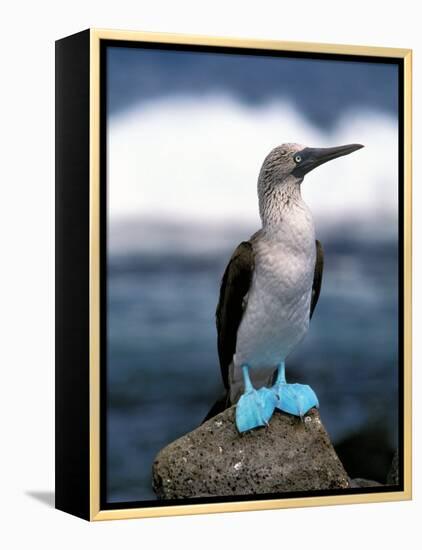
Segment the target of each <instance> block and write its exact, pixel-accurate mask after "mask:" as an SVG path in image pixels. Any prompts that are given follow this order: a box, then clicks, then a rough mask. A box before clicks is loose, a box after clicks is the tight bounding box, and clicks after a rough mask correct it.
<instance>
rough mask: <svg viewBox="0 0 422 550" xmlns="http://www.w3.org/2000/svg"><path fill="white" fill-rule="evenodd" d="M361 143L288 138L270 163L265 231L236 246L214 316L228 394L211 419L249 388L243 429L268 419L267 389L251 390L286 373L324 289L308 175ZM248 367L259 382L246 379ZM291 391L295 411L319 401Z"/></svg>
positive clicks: (261, 190)
mask: <svg viewBox="0 0 422 550" xmlns="http://www.w3.org/2000/svg"><path fill="white" fill-rule="evenodd" d="M362 147H363V146H362V145H360V144H350V145H344V146H340V147H331V148H325V149H315V148H309V147H305V146H303V145H299V144H294V143H287V144H283V145H280V146H279V147H276V148H275V149H273V150H272V151H271V152H270V153H269V154H268V155H267V157H266V159H265V160H264V163H263V165H262V168H261V171H260V174H259V178H258V199H259V212H260V216H261V221H262V228H261V229H260V230H259V231H258V232H257V233H255V234H254V235H253V236H252V237H251V239H250V240H249V241H245V242H242V243H241V244H240V245H239V246H238V247H237V248H236V250H235V251H234V253H233V255H232V257H231V259H230V261H229V263H228V265H227V267H226V270H225V272H224V276H223V279H222V282H221V288H220V297H219V302H218V306H217V312H216V320H217V334H218V353H219V358H220V366H221V373H222V377H223V382H224V385H225V388H226V395H225V396H224V397H222V398H221V399H219V400H218V401H217V402H216V403H215V405H214V406H213V407H212V408H211V410H210V411H209V413H208V415H207V416H206V419H208V418H211V417H212V416H213V415H215V414H217V412H219V411H221V410H224V408H225V407H227V406H230V404H232V403H236V402H237V400H238V399H239V397H240V395H241V394H242V392H243V391H244V390H245V385H249V390H246V392H245V393H244V394H243V395H242V399H241V401H242V400H245V399H246V400H248V399H249V400H250V403H249V402H248V404H247V405H246V401H245V403H244V404H243V405H242V407H243V408H242V407H240V408H241V409H242V411H241V413H239V415H238V416H239V422H240V423H238V428H239V426H240V428H239V429H240V431H245V430H248V429H251V428H253V427H256V426H259V425H264V424H265V423H266V419H265V418H264V417H262V418H261V417H260V415H259V414H258V413H259V410H258V409H259V402H260V400H262V399H263V396H264V393H262V392H263V391H264V390H260V391H261V393H259V392H258V393H256V392H255V393H253V392H252V393H251V390H250V388H252V389H253V388H262V386H264V385H270V382H271V381H273V374H274V371H275V369H276V368H277V367H278V366H280V369H281V370H280V369H279V371H278V372H279V375H278V376H279V377H280V374H281V376H282V377H284V360H285V359H286V357H287V356H288V355H289V354H290V352H291V351H292V350H293V349H294V348H295V346H296V345H297V344H298V343H299V342H300V341H301V340H302V338H303V337H304V336H305V334H306V332H307V330H308V327H309V320H310V317H312V314H313V311H314V309H315V306H316V303H317V301H318V298H319V293H320V289H321V281H322V270H323V253H322V247H321V244H320V242H319V241H316V240H315V229H314V223H313V219H312V215H311V212H310V210H309V208H308V207H307V205H306V204H305V202H304V201H303V199H302V197H301V184H302V181H303V178H304V176H305V175H306V174H307V173H308V172H310V171H311V170H313V169H314V168H316V167H317V166H320V165H321V164H323V163H325V162H327V161H329V160H332V159H335V158H338V157H339V156H343V155H348V154H350V153H351V152H353V151H356V150H358V149H360V148H362ZM242 366H243V367H244V368H243V374H244V375H245V372H246V376H248V375H250V378H251V379H252V383H253V386H251V383H250V381H249V382H248V381H247V380H246V378H245V380H242V369H241V367H242ZM249 367H250V368H249ZM245 368H246V371H245ZM249 371H250V372H249ZM277 380H278V378H277ZM283 383H284V384H285V380H284V382H283V380H282V379H280V382H276V384H281V386H280V387H279V386H277V388H278V389H276V390H275V391H276V392H278V393H279V392H280V391H282V392H285V391H287V390H286V388H287V386H289V385H287V386H286V384H285V386H284V389H283V387H282V384H283ZM273 387H275V386H273ZM290 390H291V392H292V395H293V396H294V398H293V402H292V403H293V405H294V406H293V409H294V411H293V412H292V414H299V415H300V414H302V413H301V406H299V405H298V403H299V401H300V399H301V398H302V397H303V398H304V401H303V402H304V403H305V402H306V403H307V405H309V403H311V402H312V403H318V400H317V398H316V396H315V394H314V392H313V391H312V389H311V388H309V386H301V385H297V384H296V385H295V384H290ZM290 390H289V391H290ZM254 391H255V390H254ZM278 393H277V395H278ZM286 395H287V394H286ZM278 398H279V399H281V398H280V396H279V395H278ZM305 398H306V399H305ZM283 403H284V401H282V399H281V401H280V402H279V403H278V405H277V406H278V407H280V408H281V410H285V409H283V406H284V405H283ZM312 403H311V404H310V406H315V405H312ZM286 406H287V405H286ZM257 407H258V408H257ZM289 407H290V405H289ZM289 407H288V408H289ZM238 409H239V406H238V407H237V410H238ZM286 410H287V409H286ZM238 412H239V411H238ZM289 412H290V410H289ZM261 416H262V415H261ZM255 417H256V418H257V420H255ZM258 417H259V418H258ZM244 425H245V426H246V427H244Z"/></svg>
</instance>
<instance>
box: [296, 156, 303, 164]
mask: <svg viewBox="0 0 422 550" xmlns="http://www.w3.org/2000/svg"><path fill="white" fill-rule="evenodd" d="M301 160H302V157H301V156H300V155H296V156H295V162H297V163H299V162H300V161H301Z"/></svg>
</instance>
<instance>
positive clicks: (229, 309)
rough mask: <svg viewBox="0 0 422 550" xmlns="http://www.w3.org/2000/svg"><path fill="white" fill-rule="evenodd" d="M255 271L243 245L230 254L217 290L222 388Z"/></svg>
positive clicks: (247, 245) (249, 252) (249, 249)
mask: <svg viewBox="0 0 422 550" xmlns="http://www.w3.org/2000/svg"><path fill="white" fill-rule="evenodd" d="M253 270H254V256H253V250H252V244H251V243H250V242H249V241H244V242H242V243H240V245H239V246H238V247H237V248H236V250H235V251H234V252H233V255H232V257H231V258H230V261H229V263H228V265H227V267H226V270H225V272H224V275H223V279H222V281H221V287H220V298H219V301H218V305H217V311H216V323H217V336H218V356H219V359H220V367H221V375H222V377H223V382H224V386H225V387H226V388H227V389H228V387H229V366H230V363H231V361H232V359H233V355H234V353H235V351H236V338H237V329H238V328H239V325H240V321H241V319H242V315H243V311H244V299H245V296H246V295H247V293H248V291H249V286H250V283H251V280H252V273H253Z"/></svg>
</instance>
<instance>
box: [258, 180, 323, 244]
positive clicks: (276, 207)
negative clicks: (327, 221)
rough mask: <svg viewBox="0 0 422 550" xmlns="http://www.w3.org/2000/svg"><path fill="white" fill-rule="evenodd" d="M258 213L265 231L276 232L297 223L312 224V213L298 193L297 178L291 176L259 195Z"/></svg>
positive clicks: (292, 226)
mask: <svg viewBox="0 0 422 550" xmlns="http://www.w3.org/2000/svg"><path fill="white" fill-rule="evenodd" d="M259 213H260V216H261V221H262V228H263V230H264V231H265V232H266V233H270V234H277V233H280V232H283V233H284V232H285V231H288V230H289V228H291V229H294V227H295V226H297V225H298V224H299V225H300V224H304V225H308V224H309V225H313V221H312V215H311V213H310V211H309V208H308V207H307V205H306V203H305V201H304V200H303V199H302V196H301V193H300V185H299V184H298V181H297V179H295V178H291V179H287V180H286V181H284V182H283V184H282V185H277V186H274V187H272V188H271V191H270V192H267V193H262V194H261V195H260V197H259Z"/></svg>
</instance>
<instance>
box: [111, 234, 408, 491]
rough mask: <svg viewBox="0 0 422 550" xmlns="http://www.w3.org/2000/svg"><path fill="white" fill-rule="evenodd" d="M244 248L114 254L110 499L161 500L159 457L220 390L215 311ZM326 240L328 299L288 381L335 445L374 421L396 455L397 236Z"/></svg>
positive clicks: (291, 363)
mask: <svg viewBox="0 0 422 550" xmlns="http://www.w3.org/2000/svg"><path fill="white" fill-rule="evenodd" d="M246 235H247V233H246ZM338 235H341V236H342V238H341V239H340V238H339V237H338ZM244 236H245V235H244ZM238 242H239V240H235V239H233V242H231V239H230V238H228V239H226V240H224V241H223V242H222V244H221V246H217V247H214V248H212V247H211V248H210V247H207V248H206V251H205V252H204V253H201V251H200V248H199V249H191V248H189V247H178V246H168V247H161V248H160V249H158V250H157V249H150V250H147V249H145V250H126V251H124V250H118V251H111V253H110V254H109V266H108V365H107V369H108V372H107V376H108V389H109V392H108V396H107V401H108V405H107V418H108V426H107V430H108V456H107V471H108V483H107V485H108V487H107V491H108V495H107V498H108V501H110V502H124V501H131V500H151V499H154V498H155V495H154V493H153V491H152V488H151V468H152V463H153V461H154V457H155V456H156V454H157V453H158V451H159V450H160V449H161V448H162V447H163V446H165V445H166V444H168V443H170V442H171V441H173V440H174V439H176V438H177V437H180V436H182V435H183V434H185V433H187V432H189V431H190V430H192V429H193V428H195V427H196V426H198V424H200V422H201V421H202V419H203V418H204V416H205V415H206V413H207V411H208V409H209V408H210V407H211V405H212V403H213V402H214V400H215V399H216V398H217V397H218V396H219V394H220V393H221V392H222V383H221V381H220V370H219V364H218V358H217V349H216V331H215V318H214V315H215V307H216V303H217V297H218V291H219V284H220V279H221V276H222V273H223V271H224V268H225V265H226V263H227V260H228V258H229V256H230V254H231V252H232V250H233V248H234V247H235V246H236V244H237V243H238ZM323 242H324V251H325V269H324V279H323V286H322V291H321V296H320V300H319V303H318V306H317V308H316V311H315V314H314V317H313V319H312V322H311V327H310V330H309V333H308V335H307V336H306V338H305V340H304V341H303V342H302V343H301V344H300V346H299V347H298V349H297V350H296V351H295V352H294V353H293V354H292V355H291V357H290V358H289V359H288V361H287V364H286V365H287V378H288V380H290V381H297V382H306V383H308V384H310V385H312V387H313V388H314V389H315V391H316V392H317V394H318V397H319V400H320V412H321V416H322V420H323V422H324V424H325V426H326V428H327V429H328V432H329V434H330V436H331V439H332V441H333V442H334V443H338V442H341V441H342V440H344V439H345V438H347V437H348V436H349V435H352V434H355V433H359V431H360V430H362V429H363V428H364V427H366V426H368V425H371V426H376V427H377V428H379V430H380V431H384V432H386V433H387V434H388V445H389V446H390V447H391V448H394V447H395V446H396V440H397V405H398V393H397V389H398V336H397V331H398V321H397V315H398V292H397V288H398V286H397V285H398V265H397V243H396V239H394V238H392V239H390V240H385V239H383V240H381V239H378V238H375V239H372V240H371V239H370V238H369V236H368V235H365V234H363V235H362V234H361V235H359V236H356V235H355V234H350V235H348V234H344V233H342V232H339V233H336V232H331V233H330V234H329V235H327V236H326V237H325V238H324V241H323Z"/></svg>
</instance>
